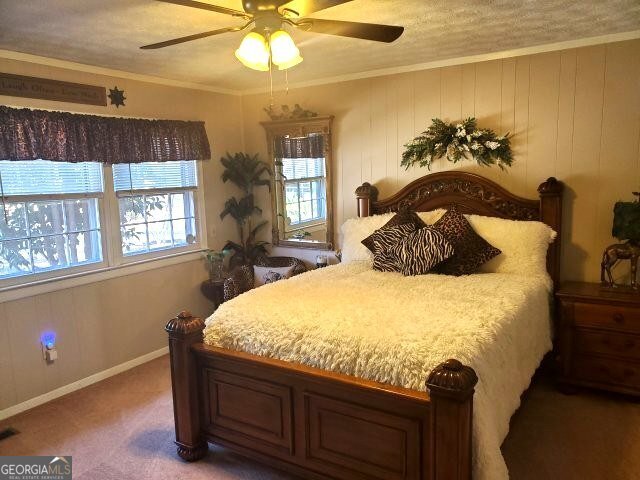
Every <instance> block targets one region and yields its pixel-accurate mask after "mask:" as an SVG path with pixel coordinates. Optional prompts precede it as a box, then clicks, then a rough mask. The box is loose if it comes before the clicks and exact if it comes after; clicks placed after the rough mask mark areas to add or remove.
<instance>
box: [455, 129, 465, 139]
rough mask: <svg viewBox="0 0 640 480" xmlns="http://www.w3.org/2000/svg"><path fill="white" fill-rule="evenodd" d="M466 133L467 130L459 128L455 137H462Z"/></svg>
mask: <svg viewBox="0 0 640 480" xmlns="http://www.w3.org/2000/svg"><path fill="white" fill-rule="evenodd" d="M466 135H467V132H466V130H465V129H464V128H459V129H458V131H457V132H456V137H464V136H466Z"/></svg>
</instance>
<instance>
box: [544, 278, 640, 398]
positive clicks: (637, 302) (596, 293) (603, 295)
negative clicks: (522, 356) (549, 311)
mask: <svg viewBox="0 0 640 480" xmlns="http://www.w3.org/2000/svg"><path fill="white" fill-rule="evenodd" d="M556 297H557V299H558V313H559V315H558V329H557V332H558V343H557V348H558V353H559V365H558V366H559V369H558V381H559V383H560V386H561V387H567V386H569V387H571V386H585V387H595V388H601V389H605V390H610V391H614V392H621V393H627V394H632V395H640V293H626V292H616V291H615V290H608V289H605V288H603V287H601V286H600V284H598V283H578V282H569V283H564V284H562V285H561V287H560V289H559V290H558V292H556Z"/></svg>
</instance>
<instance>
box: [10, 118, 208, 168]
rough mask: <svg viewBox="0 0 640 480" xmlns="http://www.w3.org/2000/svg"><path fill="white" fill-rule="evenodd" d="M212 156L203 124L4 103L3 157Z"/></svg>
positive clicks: (136, 159)
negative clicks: (76, 112)
mask: <svg viewBox="0 0 640 480" xmlns="http://www.w3.org/2000/svg"><path fill="white" fill-rule="evenodd" d="M209 158H211V149H210V146H209V139H208V138H207V133H206V131H205V128H204V122H187V121H181V120H146V119H141V118H121V117H101V116H97V115H83V114H75V113H67V112H49V111H46V110H31V109H28V108H21V109H17V108H10V107H6V106H2V105H0V159H2V160H36V159H43V160H52V161H58V162H102V163H141V162H166V161H175V160H205V159H209Z"/></svg>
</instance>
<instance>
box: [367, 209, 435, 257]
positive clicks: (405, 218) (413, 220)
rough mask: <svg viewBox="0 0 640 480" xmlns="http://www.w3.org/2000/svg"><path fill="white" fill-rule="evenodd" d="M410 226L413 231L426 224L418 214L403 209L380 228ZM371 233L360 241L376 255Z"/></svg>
mask: <svg viewBox="0 0 640 480" xmlns="http://www.w3.org/2000/svg"><path fill="white" fill-rule="evenodd" d="M405 224H411V225H414V226H415V229H414V230H416V229H418V228H422V227H426V226H427V224H426V223H424V221H422V219H421V218H420V217H419V216H418V214H417V213H416V212H414V211H411V210H408V209H406V208H405V209H403V210H400V211H399V212H398V213H396V214H395V215H394V216H393V217H391V220H389V221H388V222H387V223H385V224H384V225H383V226H382V227H381V228H388V227H395V226H398V225H405ZM374 234H375V232H374V233H372V234H371V235H369V236H368V237H367V238H365V239H364V240H362V244H363V245H364V246H365V247H367V248H368V249H369V250H370V251H371V252H372V253H374V254H375V253H376V249H375V245H374V244H373V235H374Z"/></svg>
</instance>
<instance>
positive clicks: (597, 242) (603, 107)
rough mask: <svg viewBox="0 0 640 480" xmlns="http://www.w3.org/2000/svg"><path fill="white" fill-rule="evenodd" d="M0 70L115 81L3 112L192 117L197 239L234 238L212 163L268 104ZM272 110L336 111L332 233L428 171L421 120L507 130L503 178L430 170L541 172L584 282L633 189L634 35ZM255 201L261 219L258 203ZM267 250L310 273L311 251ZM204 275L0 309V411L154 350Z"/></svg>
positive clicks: (638, 87)
mask: <svg viewBox="0 0 640 480" xmlns="http://www.w3.org/2000/svg"><path fill="white" fill-rule="evenodd" d="M0 71H3V72H8V73H15V74H22V75H33V76H42V77H46V78H52V79H59V80H67V81H74V82H81V83H89V84H94V85H104V86H108V87H111V88H113V86H115V85H117V86H118V87H119V88H120V89H124V90H125V92H126V95H127V97H128V98H127V106H126V107H124V108H120V109H115V108H114V107H107V108H105V107H93V106H83V105H77V104H64V103H60V102H47V101H41V100H30V99H23V98H11V97H2V98H1V102H2V103H3V104H7V105H11V106H25V107H32V108H46V109H58V110H66V111H72V112H86V113H99V114H107V115H122V116H133V117H136V116H139V117H148V118H168V119H185V120H204V121H205V122H206V128H207V132H208V134H209V139H210V140H211V143H212V148H213V154H212V158H213V159H214V160H213V161H210V162H205V164H204V179H203V180H204V189H205V208H206V216H207V240H208V243H209V246H211V247H218V248H219V247H221V246H222V244H223V243H224V241H225V240H226V239H227V238H235V237H236V236H237V233H236V232H235V229H234V226H233V223H232V222H231V221H230V220H225V222H220V220H219V217H218V214H219V212H220V210H221V209H222V205H223V203H224V200H225V199H226V198H227V197H228V196H230V195H231V194H232V193H233V188H232V187H231V186H228V185H224V184H222V183H221V182H220V181H219V178H220V173H221V168H220V165H219V162H218V160H217V159H218V158H219V157H220V156H221V155H222V154H223V153H224V152H225V151H227V150H228V151H231V152H234V151H239V150H245V151H248V152H260V153H262V154H263V155H266V143H265V135H264V132H263V130H262V128H261V127H260V125H259V124H258V122H259V121H261V120H266V115H265V114H264V112H263V111H262V108H263V107H264V106H266V105H268V104H269V98H268V95H265V94H256V95H245V96H243V97H237V96H230V95H223V94H217V93H212V92H206V91H200V90H190V89H183V88H177V87H169V86H162V85H158V84H154V83H146V82H141V81H137V80H131V79H125V78H117V77H108V76H103V75H96V74H89V73H82V72H76V71H72V70H66V69H61V68H55V67H49V66H42V65H35V64H32V63H26V62H18V61H11V60H2V59H0ZM275 103H276V104H282V103H287V104H289V105H293V104H294V103H300V104H301V105H302V106H303V107H304V108H309V109H312V110H315V111H317V112H320V113H323V114H333V115H335V117H336V119H335V124H334V125H335V126H334V133H333V135H334V138H333V145H334V165H333V168H334V170H333V171H334V179H335V180H334V181H335V183H334V207H335V210H336V211H335V214H336V224H337V225H340V224H341V223H342V222H343V221H344V220H345V219H346V218H349V217H353V216H355V214H356V207H355V199H354V194H353V192H354V190H355V188H356V187H357V186H358V185H360V184H361V183H362V182H364V181H370V182H374V183H376V184H377V185H378V187H379V188H380V191H381V196H382V197H385V196H388V195H390V194H391V193H393V192H395V191H396V190H397V189H398V188H400V187H402V186H404V185H406V184H407V183H408V182H410V181H411V180H413V179H415V178H417V177H420V176H422V175H424V174H426V173H427V171H426V170H423V169H418V168H414V169H411V170H408V171H405V170H403V169H402V168H400V165H399V163H400V156H401V153H402V150H403V144H404V143H405V142H407V141H408V140H410V139H411V138H412V137H413V136H415V135H416V134H417V133H418V132H420V131H422V130H423V129H424V128H425V127H426V126H427V125H428V124H429V123H430V119H431V118H433V117H441V118H443V119H446V120H451V121H457V120H459V119H461V118H463V117H466V116H469V115H475V116H476V117H477V118H478V120H479V123H480V125H481V126H483V127H490V128H493V129H495V130H496V131H499V132H505V131H510V132H513V133H514V134H515V137H514V138H513V148H514V153H515V158H516V163H515V164H514V166H513V168H511V169H510V170H509V171H508V172H500V171H499V170H498V169H481V168H479V167H476V166H474V165H473V164H471V163H470V162H467V163H463V164H460V165H456V166H454V165H451V164H448V163H447V162H445V161H444V160H439V161H437V162H436V164H435V166H434V168H433V170H434V171H440V170H444V169H450V168H463V169H465V170H468V171H475V172H478V173H481V174H483V175H486V176H488V177H489V178H492V179H494V180H496V181H498V182H499V183H501V184H503V185H505V186H506V187H507V188H509V189H510V190H512V191H513V192H514V193H517V194H519V195H524V196H529V197H534V196H535V195H536V187H537V185H538V184H539V183H540V182H541V181H543V180H544V179H546V178H547V177H548V176H551V175H555V176H557V177H558V178H559V179H561V180H563V181H564V182H565V183H566V184H567V195H566V202H565V219H564V232H563V242H564V243H563V250H564V251H563V265H562V274H563V277H564V278H566V279H587V280H596V279H597V277H598V269H599V262H600V255H601V252H602V249H603V248H604V246H605V245H608V244H609V243H612V242H613V239H612V238H611V236H610V230H611V219H612V213H611V209H612V206H613V203H614V202H615V201H616V200H619V199H627V200H628V199H631V194H630V192H631V191H632V190H638V187H640V185H639V183H640V40H634V41H628V42H621V43H615V44H608V45H600V46H594V47H586V48H581V49H574V50H566V51H561V52H553V53H546V54H539V55H531V56H523V57H517V58H509V59H504V60H496V61H490V62H483V63H476V64H467V65H461V66H453V67H443V68H438V69H432V70H424V71H418V72H413V73H405V74H398V75H390V76H385V77H377V78H369V79H362V80H354V81H349V82H343V83H336V84H330V85H322V86H316V87H308V88H300V89H292V90H291V91H290V92H289V94H288V95H284V94H283V93H281V92H278V93H276V98H275ZM261 195H262V198H261V199H260V200H261V202H262V203H263V204H264V206H265V207H267V209H266V210H265V213H266V214H267V216H268V212H269V210H268V205H269V202H268V193H267V192H266V190H265V191H262V192H261ZM275 253H276V254H278V253H280V254H290V255H295V256H298V257H301V258H306V259H308V260H309V261H311V262H313V261H314V259H315V254H316V252H314V251H309V250H291V249H287V250H285V249H275ZM622 270H623V268H622V269H619V271H620V272H621V271H622ZM205 277H206V272H205V270H204V267H203V264H202V262H201V261H199V260H194V261H189V262H185V263H181V264H177V265H173V266H168V267H163V268H157V269H150V270H148V271H144V272H141V273H137V274H135V275H131V276H127V277H118V278H113V279H110V280H105V281H101V282H96V283H92V284H87V285H83V286H79V287H74V288H69V289H65V290H59V291H56V292H51V293H46V294H42V295H35V296H32V297H28V298H23V299H20V300H15V301H9V302H5V303H0V385H2V388H0V410H2V409H3V408H6V407H8V406H11V405H15V404H17V403H20V402H22V401H25V400H27V399H29V398H32V397H34V396H37V395H39V394H42V393H45V392H48V391H50V390H52V389H55V388H57V387H60V386H63V385H66V384H68V383H71V382H73V381H76V380H79V379H82V378H84V377H87V376H88V375H91V374H93V373H96V372H99V371H101V370H104V369H107V368H110V367H112V366H114V365H117V364H120V363H122V362H125V361H127V360H130V359H133V358H135V357H138V356H140V355H143V354H145V353H148V352H151V351H154V350H156V349H158V348H161V347H163V346H164V345H165V344H166V340H165V336H164V332H163V330H162V327H163V325H164V323H165V321H166V320H167V319H168V318H169V317H171V316H172V315H173V314H175V312H176V311H178V310H180V309H182V308H190V309H191V310H192V311H193V312H194V313H196V314H200V315H206V314H207V313H208V310H209V309H210V304H209V303H208V302H207V301H206V300H205V299H204V298H203V297H202V296H201V295H200V293H199V291H198V286H199V283H200V281H201V280H202V279H204V278H205ZM46 328H54V329H55V330H57V331H58V333H59V342H58V346H59V350H60V359H59V360H58V361H57V362H56V363H54V364H53V365H50V366H47V365H46V364H45V363H44V361H43V360H42V357H41V353H40V346H39V344H38V337H39V334H40V332H41V331H42V330H44V329H46Z"/></svg>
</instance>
